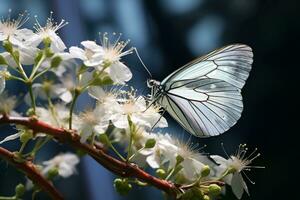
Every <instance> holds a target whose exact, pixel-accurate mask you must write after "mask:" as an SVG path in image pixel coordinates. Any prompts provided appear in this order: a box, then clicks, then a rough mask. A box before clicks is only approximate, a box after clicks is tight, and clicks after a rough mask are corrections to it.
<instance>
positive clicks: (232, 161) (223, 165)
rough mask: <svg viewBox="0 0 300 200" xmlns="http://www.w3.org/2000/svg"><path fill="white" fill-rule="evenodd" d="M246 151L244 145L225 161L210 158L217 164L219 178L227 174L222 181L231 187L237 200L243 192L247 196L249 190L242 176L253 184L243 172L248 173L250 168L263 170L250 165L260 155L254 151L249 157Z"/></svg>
mask: <svg viewBox="0 0 300 200" xmlns="http://www.w3.org/2000/svg"><path fill="white" fill-rule="evenodd" d="M247 150H248V149H247V148H246V145H240V146H239V149H238V150H237V153H236V155H232V156H230V157H229V158H228V159H227V160H226V159H225V158H223V157H221V156H217V155H215V156H211V158H212V159H214V160H215V161H216V163H218V164H219V166H218V167H217V171H218V175H219V177H222V176H224V174H225V175H226V174H227V173H228V172H229V174H228V175H226V176H225V178H224V180H225V181H226V183H227V184H229V185H231V188H232V191H233V193H234V194H235V196H236V197H237V198H238V199H241V198H242V195H243V193H244V191H246V193H247V194H248V195H249V190H248V187H247V185H246V183H245V181H244V179H243V176H242V174H243V175H244V176H245V177H246V178H247V179H248V180H249V181H250V182H251V183H254V182H252V181H251V180H250V179H249V178H248V176H247V175H246V173H245V171H250V170H251V169H252V168H264V167H260V166H251V165H250V164H251V163H252V161H253V160H254V159H256V158H257V157H259V156H260V154H259V153H258V154H256V151H257V149H255V150H254V151H253V152H252V153H250V155H248V156H246V154H247Z"/></svg>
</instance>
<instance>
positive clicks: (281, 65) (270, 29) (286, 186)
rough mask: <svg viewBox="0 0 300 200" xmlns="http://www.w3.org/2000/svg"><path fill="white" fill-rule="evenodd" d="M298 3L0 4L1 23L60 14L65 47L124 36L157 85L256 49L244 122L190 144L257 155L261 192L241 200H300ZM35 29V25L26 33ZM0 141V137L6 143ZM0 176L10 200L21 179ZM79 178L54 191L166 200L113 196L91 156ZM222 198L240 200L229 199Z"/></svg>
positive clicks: (58, 0) (1, 191) (4, 169)
mask: <svg viewBox="0 0 300 200" xmlns="http://www.w3.org/2000/svg"><path fill="white" fill-rule="evenodd" d="M299 4H300V3H299V2H297V1H295V2H292V1H283V0H281V1H280V0H219V1H217V0H151V1H146V0H144V1H141V0H109V1H108V0H85V1H84V0H51V1H41V0H22V1H21V0H0V15H1V16H4V17H5V16H6V15H7V13H8V9H9V8H11V9H12V10H13V13H15V14H17V13H19V12H22V11H24V10H28V12H30V13H31V16H33V15H38V18H39V19H40V22H43V21H44V20H45V19H46V18H47V17H48V16H49V12H50V11H54V17H55V18H56V19H57V20H60V19H61V18H64V19H66V20H67V21H69V25H68V26H66V27H64V28H63V29H61V31H60V35H61V37H62V38H63V40H64V41H65V42H66V44H67V46H71V45H79V43H80V41H82V40H86V39H90V40H94V39H97V38H98V32H121V33H123V38H124V39H127V38H129V39H131V43H130V45H132V46H136V47H137V48H138V50H139V53H140V55H141V57H142V58H143V61H144V62H145V64H146V65H147V66H148V68H149V70H150V71H151V73H152V75H153V77H154V78H155V79H157V80H162V79H163V78H164V77H166V76H167V75H168V74H169V73H171V72H172V71H174V70H175V69H176V68H178V67H179V66H182V65H183V64H185V63H187V62H189V61H190V60H192V59H194V58H195V57H198V56H199V55H202V54H204V53H207V52H209V51H211V50H213V49H215V48H218V47H221V46H223V45H226V44H230V43H237V42H239V43H245V44H248V45H250V46H251V47H252V48H253V50H254V60H255V61H254V65H253V70H252V72H251V74H250V77H249V80H248V81H247V84H246V85H245V87H244V89H243V97H244V105H245V109H244V112H243V116H242V118H241V119H240V120H239V122H238V123H237V125H235V126H234V127H233V128H231V129H230V130H229V131H228V132H227V133H225V134H223V135H222V136H220V137H217V138H209V139H198V138H193V140H194V141H195V142H199V143H200V145H203V144H207V145H208V147H207V148H206V149H205V151H207V152H212V153H221V154H222V153H223V152H222V150H221V146H220V143H221V142H224V144H225V146H226V149H227V151H228V152H233V151H234V150H235V149H236V147H237V146H238V144H240V143H247V144H249V146H250V147H253V148H254V147H258V148H259V149H260V152H261V153H262V155H263V156H262V158H261V159H258V160H257V163H258V164H259V165H265V166H266V169H265V170H257V171H255V172H253V173H252V174H251V175H250V177H251V179H252V180H255V181H256V184H255V185H254V186H252V185H251V184H250V183H249V187H250V191H251V198H248V197H246V196H244V198H243V199H253V200H266V199H295V196H296V195H297V196H299V194H297V191H296V190H297V188H298V187H299V184H297V183H296V181H298V180H299V175H298V174H299V173H298V172H297V171H296V170H297V169H295V166H294V165H295V163H294V162H296V160H297V158H299V155H294V154H296V152H297V148H296V147H297V143H298V140H297V134H298V132H299V130H298V129H296V124H297V123H299V122H298V121H299V114H297V113H298V112H297V111H296V110H297V109H296V108H298V107H299V103H298V102H299V98H298V96H299V94H298V93H299V92H298V91H299V88H298V86H299V82H298V81H299V78H298V77H299V76H298V74H299V72H300V70H299V64H298V62H296V60H298V57H299V56H298V53H299V48H298V47H299V35H300V34H299V33H300V28H299V24H300V23H299V18H300V14H299ZM32 23H33V18H31V20H30V23H28V24H27V25H28V26H30V24H32ZM125 62H126V63H127V64H128V65H129V66H131V69H132V71H133V73H134V75H135V78H134V80H133V81H132V82H131V84H132V85H133V86H135V87H136V88H138V89H140V90H143V89H145V87H146V84H145V80H146V79H147V78H148V76H147V74H146V73H145V70H144V69H143V68H142V66H141V65H140V64H139V62H138V59H137V58H136V56H134V55H132V56H128V57H127V58H126V59H125ZM9 87H10V88H11V89H12V88H13V89H14V90H15V92H16V93H19V92H23V93H24V92H25V90H24V88H22V87H21V86H20V87H17V86H16V85H11V84H10V85H9ZM86 101H87V100H86V99H85V98H84V97H83V98H81V99H80V102H79V104H78V108H80V107H81V106H83V105H86V104H88V103H89V102H86ZM0 103H1V102H0ZM296 114H297V115H296ZM169 122H170V129H169V132H170V133H174V134H175V133H176V134H179V135H182V136H180V137H183V138H185V139H188V138H189V137H190V136H188V134H187V133H184V131H183V130H182V128H181V127H180V126H178V125H177V124H176V123H174V121H173V120H172V119H171V118H169ZM175 130H176V131H175ZM178 130H179V131H178ZM3 131H4V132H3ZM1 132H2V133H3V135H2V133H1V138H3V137H4V133H5V134H8V131H7V130H3V129H1ZM6 147H8V148H10V149H15V148H16V147H17V145H16V144H12V143H10V144H6ZM61 150H63V151H67V150H68V148H66V147H59V148H58V146H57V145H55V144H49V145H47V146H46V148H44V149H43V151H42V152H41V154H40V155H41V156H43V157H46V158H50V157H51V156H53V155H55V153H57V152H58V151H61ZM298 151H299V150H298ZM0 170H1V171H0V195H10V194H12V193H13V188H14V185H15V184H17V183H18V182H20V181H24V179H22V176H21V175H20V174H19V173H18V172H16V171H15V170H14V169H13V168H11V167H9V166H8V165H7V164H6V163H5V162H1V163H0ZM78 171H79V173H78V174H77V175H75V176H73V177H71V178H68V179H65V180H60V181H58V182H57V186H58V188H59V190H60V191H62V192H63V193H64V195H65V197H66V199H90V200H98V199H100V200H101V199H105V200H115V199H124V200H125V199H141V198H142V199H144V200H150V199H151V200H152V199H162V197H161V196H160V193H159V192H158V191H157V190H155V189H152V188H146V189H145V188H136V189H134V191H133V192H131V193H130V195H129V196H127V197H120V196H118V195H117V194H116V193H115V192H114V190H113V187H112V182H113V178H114V176H113V175H112V174H111V173H109V172H108V171H106V170H105V169H103V168H102V167H101V166H99V165H98V164H96V163H95V162H94V161H92V159H90V158H87V157H85V158H84V159H82V162H81V164H80V166H79V169H78ZM39 197H40V199H46V198H47V197H46V196H45V195H40V196H39ZM28 199H30V197H29V196H28ZM226 199H234V197H233V196H232V195H231V194H230V192H229V195H228V196H227V198H226Z"/></svg>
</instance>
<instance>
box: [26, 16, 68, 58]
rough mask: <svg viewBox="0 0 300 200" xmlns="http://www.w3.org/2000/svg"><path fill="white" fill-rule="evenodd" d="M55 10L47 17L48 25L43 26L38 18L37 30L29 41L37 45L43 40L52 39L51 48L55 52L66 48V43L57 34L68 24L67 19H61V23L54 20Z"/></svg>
mask: <svg viewBox="0 0 300 200" xmlns="http://www.w3.org/2000/svg"><path fill="white" fill-rule="evenodd" d="M52 14H53V12H50V17H49V18H48V19H47V22H46V25H45V26H41V24H40V23H39V22H38V20H36V23H35V26H34V28H35V30H36V33H35V34H34V35H33V36H32V37H31V38H29V39H28V41H27V43H28V44H30V45H32V46H35V47H37V46H38V45H39V44H40V43H41V42H42V41H43V40H45V39H50V40H51V45H50V48H51V50H52V51H53V52H62V51H64V50H65V49H66V45H65V44H64V42H63V41H62V40H61V38H60V37H59V36H58V35H57V33H56V32H57V31H58V30H59V29H61V28H62V27H64V26H65V25H67V24H68V22H65V20H63V19H62V20H61V21H60V23H57V22H54V21H53V18H52Z"/></svg>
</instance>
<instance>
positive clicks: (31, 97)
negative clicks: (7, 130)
mask: <svg viewBox="0 0 300 200" xmlns="http://www.w3.org/2000/svg"><path fill="white" fill-rule="evenodd" d="M27 84H28V87H29V95H30V99H31V107H32V109H33V112H34V114H35V107H36V104H35V98H34V94H33V90H32V83H31V82H29V83H27Z"/></svg>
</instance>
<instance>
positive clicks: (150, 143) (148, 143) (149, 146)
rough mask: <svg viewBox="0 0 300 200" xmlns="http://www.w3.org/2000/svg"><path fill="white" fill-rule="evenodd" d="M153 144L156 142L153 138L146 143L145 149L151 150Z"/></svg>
mask: <svg viewBox="0 0 300 200" xmlns="http://www.w3.org/2000/svg"><path fill="white" fill-rule="evenodd" d="M155 144H156V141H155V139H154V138H151V139H148V140H147V141H146V144H145V148H147V149H152V148H153V147H154V146H155Z"/></svg>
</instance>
